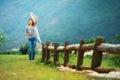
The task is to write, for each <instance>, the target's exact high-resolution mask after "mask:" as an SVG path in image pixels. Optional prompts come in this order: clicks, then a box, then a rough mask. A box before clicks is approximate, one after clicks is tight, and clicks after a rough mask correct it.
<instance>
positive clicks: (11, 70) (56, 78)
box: [0, 55, 86, 80]
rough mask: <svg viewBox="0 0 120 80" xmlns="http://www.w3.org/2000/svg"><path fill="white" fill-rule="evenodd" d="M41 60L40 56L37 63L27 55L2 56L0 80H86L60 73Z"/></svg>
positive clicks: (81, 76) (0, 58) (80, 76)
mask: <svg viewBox="0 0 120 80" xmlns="http://www.w3.org/2000/svg"><path fill="white" fill-rule="evenodd" d="M39 60H40V56H39V55H37V56H36V59H35V61H29V60H28V56H27V55H0V80H65V79H66V80H86V77H85V76H84V75H80V74H72V73H68V72H60V71H58V70H56V69H55V67H53V66H51V65H44V63H40V61H39Z"/></svg>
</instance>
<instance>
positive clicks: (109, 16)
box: [0, 0, 120, 50]
mask: <svg viewBox="0 0 120 80" xmlns="http://www.w3.org/2000/svg"><path fill="white" fill-rule="evenodd" d="M119 3H120V0H0V28H1V29H2V30H3V31H4V33H5V34H6V35H7V36H8V41H7V43H6V44H5V45H4V46H2V47H0V50H6V49H12V48H18V47H19V46H20V44H21V43H23V42H26V41H27V38H26V36H25V29H26V26H27V21H28V19H29V17H30V16H29V13H30V12H33V13H35V14H36V15H37V16H38V19H39V20H38V30H39V33H40V36H41V40H42V42H45V41H50V42H59V43H64V41H69V42H70V43H79V41H80V40H81V39H88V38H91V37H96V36H103V37H105V38H106V39H107V40H110V39H113V38H114V37H115V35H116V34H118V33H120V4H119Z"/></svg>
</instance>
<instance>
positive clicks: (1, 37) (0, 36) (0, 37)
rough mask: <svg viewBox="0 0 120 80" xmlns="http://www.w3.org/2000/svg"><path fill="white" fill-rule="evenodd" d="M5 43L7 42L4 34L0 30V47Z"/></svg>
mask: <svg viewBox="0 0 120 80" xmlns="http://www.w3.org/2000/svg"><path fill="white" fill-rule="evenodd" d="M6 41H7V36H6V35H5V34H4V32H3V30H2V29H0V46H2V45H3V44H5V42H6Z"/></svg>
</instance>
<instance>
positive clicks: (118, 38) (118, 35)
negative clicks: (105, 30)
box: [115, 33, 120, 41]
mask: <svg viewBox="0 0 120 80" xmlns="http://www.w3.org/2000/svg"><path fill="white" fill-rule="evenodd" d="M115 38H116V40H118V41H119V40H120V33H119V34H116V36H115Z"/></svg>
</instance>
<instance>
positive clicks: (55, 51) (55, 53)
mask: <svg viewBox="0 0 120 80" xmlns="http://www.w3.org/2000/svg"><path fill="white" fill-rule="evenodd" d="M58 46H59V44H58V43H54V64H56V63H57V62H58V61H59V52H58V51H57V47H58Z"/></svg>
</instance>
